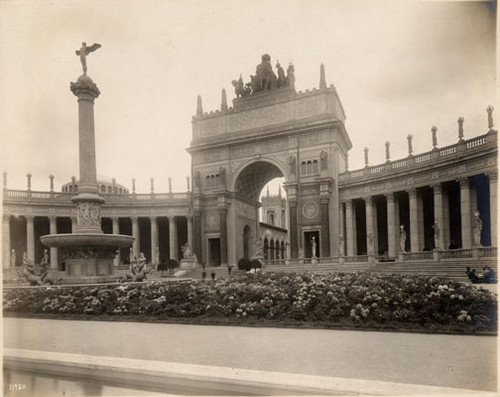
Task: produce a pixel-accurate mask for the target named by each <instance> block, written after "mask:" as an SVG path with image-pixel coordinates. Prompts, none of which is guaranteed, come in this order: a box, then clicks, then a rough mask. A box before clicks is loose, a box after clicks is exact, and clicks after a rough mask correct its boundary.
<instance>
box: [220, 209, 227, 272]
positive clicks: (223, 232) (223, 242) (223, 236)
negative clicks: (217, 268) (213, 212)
mask: <svg viewBox="0 0 500 397" xmlns="http://www.w3.org/2000/svg"><path fill="white" fill-rule="evenodd" d="M226 214H227V208H225V207H220V206H219V228H220V264H221V266H227V225H226Z"/></svg>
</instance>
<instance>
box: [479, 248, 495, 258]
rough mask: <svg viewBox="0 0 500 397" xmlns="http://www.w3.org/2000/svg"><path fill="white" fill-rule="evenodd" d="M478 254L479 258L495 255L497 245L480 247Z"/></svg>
mask: <svg viewBox="0 0 500 397" xmlns="http://www.w3.org/2000/svg"><path fill="white" fill-rule="evenodd" d="M478 254H479V256H480V257H481V258H484V257H496V256H497V247H481V248H478Z"/></svg>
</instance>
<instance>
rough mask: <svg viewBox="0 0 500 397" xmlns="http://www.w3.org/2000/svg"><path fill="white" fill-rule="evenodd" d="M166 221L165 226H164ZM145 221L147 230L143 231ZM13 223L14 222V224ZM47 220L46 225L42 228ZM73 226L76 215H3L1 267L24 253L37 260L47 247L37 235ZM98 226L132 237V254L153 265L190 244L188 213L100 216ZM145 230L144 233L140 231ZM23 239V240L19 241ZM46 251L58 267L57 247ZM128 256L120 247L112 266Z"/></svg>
mask: <svg viewBox="0 0 500 397" xmlns="http://www.w3.org/2000/svg"><path fill="white" fill-rule="evenodd" d="M35 218H36V221H35ZM47 221H48V222H47ZM63 221H66V224H67V225H69V223H70V222H71V223H70V225H71V226H70V227H58V223H59V224H61V222H63ZM167 221H168V229H167V227H166V222H167ZM148 222H149V230H146V229H145V228H147V226H148V225H147V223H148ZM159 222H161V225H159ZM14 223H16V224H15V225H14ZM23 223H25V226H24V225H23ZM35 223H37V224H38V223H40V224H41V225H42V226H36V225H35ZM47 223H48V228H47V227H46V225H47ZM105 224H110V227H106V225H105ZM75 226H76V217H56V216H36V217H35V216H33V215H21V216H18V215H16V216H14V215H8V214H4V215H3V218H2V240H3V241H2V243H3V244H2V247H3V249H2V251H3V252H2V263H3V267H4V268H8V267H14V266H15V265H16V264H17V265H20V264H22V256H23V253H24V252H26V254H27V256H28V259H29V260H31V261H33V262H38V261H39V260H40V259H41V255H42V253H43V250H44V249H48V248H46V247H44V246H43V245H42V244H41V242H40V241H39V237H40V235H44V234H57V233H71V232H73V231H74V230H75ZM102 226H103V227H102V228H103V231H104V233H113V234H126V235H132V236H133V237H134V238H135V239H134V243H133V247H132V249H133V253H134V255H138V254H139V253H140V252H145V253H146V257H147V259H148V262H150V263H151V264H152V265H154V266H156V265H157V264H158V263H159V261H161V260H165V259H175V260H177V261H179V260H180V259H182V258H181V247H182V246H183V245H184V244H186V243H188V244H189V245H190V246H191V247H192V244H193V219H192V216H174V215H172V216H165V217H164V216H150V217H138V216H133V217H110V218H109V217H103V218H102ZM145 230H146V231H147V233H144V231H145ZM143 233H144V234H145V235H144V236H143ZM167 235H168V236H167ZM23 239H25V240H24V241H19V240H23ZM142 240H144V241H142ZM15 248H18V249H15ZM167 248H168V249H167ZM13 250H15V253H14V252H13ZM49 250H50V268H51V269H58V268H59V262H60V261H59V255H58V249H57V248H55V247H52V248H50V249H49ZM131 259H133V258H130V249H121V250H120V251H119V253H118V255H117V257H116V259H115V265H118V264H120V263H124V262H129V261H130V260H131Z"/></svg>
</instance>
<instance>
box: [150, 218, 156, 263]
mask: <svg viewBox="0 0 500 397" xmlns="http://www.w3.org/2000/svg"><path fill="white" fill-rule="evenodd" d="M149 221H150V223H151V263H152V264H153V266H156V265H158V261H157V260H156V248H158V224H157V222H156V216H151V217H149Z"/></svg>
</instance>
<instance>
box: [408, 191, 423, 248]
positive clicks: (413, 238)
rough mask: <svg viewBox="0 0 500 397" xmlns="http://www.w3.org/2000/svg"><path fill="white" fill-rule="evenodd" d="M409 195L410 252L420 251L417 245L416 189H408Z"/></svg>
mask: <svg viewBox="0 0 500 397" xmlns="http://www.w3.org/2000/svg"><path fill="white" fill-rule="evenodd" d="M408 195H409V197H410V243H411V246H410V247H411V248H410V249H411V252H418V251H420V247H419V238H420V237H419V230H418V229H419V228H418V226H419V222H418V201H417V190H416V189H410V190H409V192H408Z"/></svg>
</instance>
